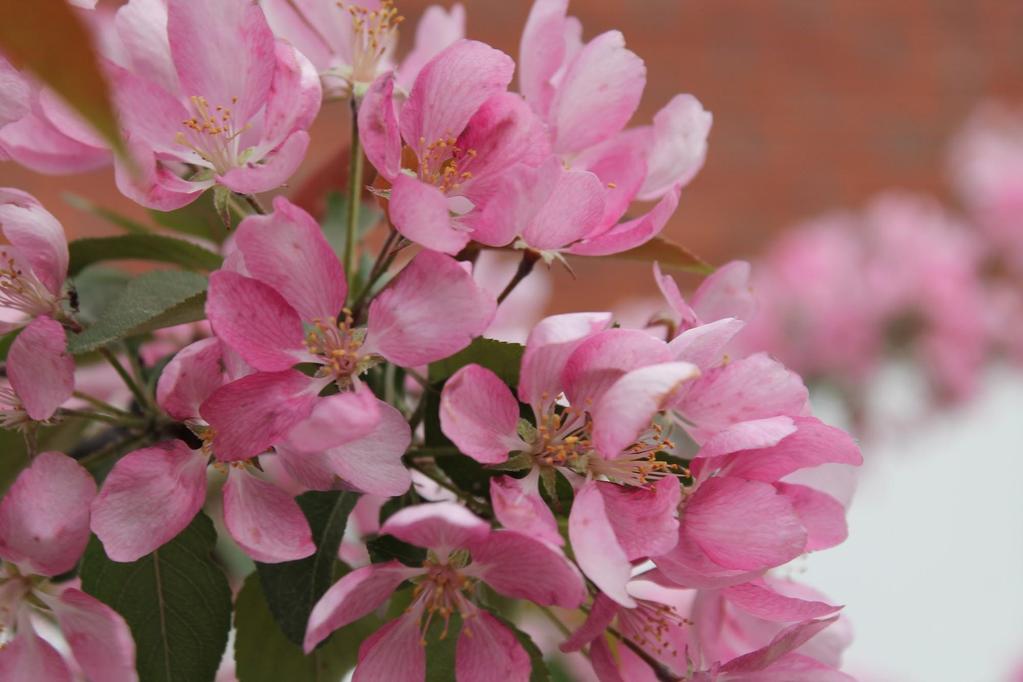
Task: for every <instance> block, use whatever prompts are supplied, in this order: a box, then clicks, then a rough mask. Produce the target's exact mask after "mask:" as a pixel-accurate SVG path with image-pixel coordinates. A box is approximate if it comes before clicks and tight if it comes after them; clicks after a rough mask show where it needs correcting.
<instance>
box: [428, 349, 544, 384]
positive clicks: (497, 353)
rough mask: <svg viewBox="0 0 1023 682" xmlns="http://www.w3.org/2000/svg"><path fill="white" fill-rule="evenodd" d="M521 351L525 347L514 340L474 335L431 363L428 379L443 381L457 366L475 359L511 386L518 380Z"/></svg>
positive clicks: (456, 369)
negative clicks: (447, 356)
mask: <svg viewBox="0 0 1023 682" xmlns="http://www.w3.org/2000/svg"><path fill="white" fill-rule="evenodd" d="M524 351H525V347H524V346H522V345H521V344H518V343H507V342H505V341H495V340H494V339H484V338H482V337H481V338H477V339H475V340H474V341H473V342H472V343H470V344H469V346H468V347H466V348H465V349H464V350H462V351H459V352H458V353H455V354H454V355H452V356H451V357H449V358H446V359H444V360H439V361H438V362H434V363H433V364H431V365H430V370H429V379H430V383H431V384H437V383H440V382H443V381H447V379H448V378H449V377H450V376H451V375H452V374H454V373H455V372H457V371H458V370H460V369H461V368H463V367H465V366H466V365H469V364H472V363H476V364H478V365H482V366H483V367H486V368H487V369H489V370H490V371H492V372H493V373H494V374H496V375H497V376H498V377H500V378H501V381H503V382H504V383H506V384H508V385H509V386H511V387H513V388H514V387H515V386H518V384H519V365H521V364H522V353H523V352H524Z"/></svg>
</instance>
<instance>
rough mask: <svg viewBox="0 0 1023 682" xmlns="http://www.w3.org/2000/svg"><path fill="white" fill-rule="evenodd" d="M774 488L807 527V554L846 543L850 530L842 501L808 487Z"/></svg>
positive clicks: (786, 485) (782, 485) (782, 486)
mask: <svg viewBox="0 0 1023 682" xmlns="http://www.w3.org/2000/svg"><path fill="white" fill-rule="evenodd" d="M774 487H775V488H777V489H778V491H779V492H780V493H781V494H782V495H784V496H785V497H787V498H788V500H789V502H791V503H792V507H793V508H794V509H795V510H796V514H797V515H798V516H799V520H800V521H802V523H803V527H804V528H806V532H807V538H806V551H808V552H812V551H815V550H819V549H827V548H829V547H835V546H836V545H840V544H842V543H843V542H845V539H846V537H848V535H849V528H848V526H846V523H845V507H843V506H842V503H841V502H839V501H838V500H836V499H835V498H833V497H832V496H831V495H828V494H827V493H822V492H820V491H819V490H814V489H813V488H808V487H807V486H805V485H794V484H792V483H776V484H775V486H774Z"/></svg>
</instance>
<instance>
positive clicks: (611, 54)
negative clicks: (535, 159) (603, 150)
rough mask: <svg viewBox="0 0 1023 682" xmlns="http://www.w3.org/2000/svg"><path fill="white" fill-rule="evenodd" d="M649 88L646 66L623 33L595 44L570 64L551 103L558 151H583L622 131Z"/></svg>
mask: <svg viewBox="0 0 1023 682" xmlns="http://www.w3.org/2000/svg"><path fill="white" fill-rule="evenodd" d="M645 85H646V66H645V65H644V64H643V60H642V59H640V58H639V57H637V56H636V55H635V54H634V53H633V52H631V51H629V50H627V49H626V48H625V38H624V37H623V36H622V34H621V33H620V32H618V31H608V32H607V33H602V34H601V35H599V36H597V37H596V38H594V39H593V40H591V41H590V42H589V44H587V45H586V47H584V48H583V49H582V51H581V52H580V53H579V54H578V55H576V58H575V59H574V60H573V61H572V62H571V63H570V64H569V65H568V68H567V69H566V70H565V75H564V77H563V78H562V80H561V83H560V84H559V86H558V90H557V93H556V94H555V95H554V100H553V102H552V103H551V112H550V119H551V124H552V128H553V132H554V137H555V147H554V151H555V152H557V153H558V154H569V153H572V152H578V151H580V150H582V149H585V148H586V147H589V146H590V145H593V144H596V143H597V142H600V141H601V140H604V139H606V138H608V137H610V136H612V135H614V134H615V133H617V132H618V131H620V130H621V129H622V128H623V127H624V126H625V124H626V123H628V121H629V119H630V118H632V114H633V112H635V111H636V107H637V106H638V105H639V100H640V97H641V96H642V94H643V88H644V86H645Z"/></svg>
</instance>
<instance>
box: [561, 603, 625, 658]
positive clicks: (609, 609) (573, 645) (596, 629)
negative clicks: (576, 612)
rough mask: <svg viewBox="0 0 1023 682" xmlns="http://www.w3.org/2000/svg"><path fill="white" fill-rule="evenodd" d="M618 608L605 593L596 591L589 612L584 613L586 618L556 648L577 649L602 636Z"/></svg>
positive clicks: (616, 613)
mask: <svg viewBox="0 0 1023 682" xmlns="http://www.w3.org/2000/svg"><path fill="white" fill-rule="evenodd" d="M620 608H621V607H620V606H618V604H616V603H615V602H614V601H612V600H611V599H610V598H608V596H607V595H606V594H604V593H603V592H598V593H597V596H595V597H594V598H593V604H592V605H591V606H590V612H589V613H588V614H586V620H585V621H584V622H583V624H582V625H581V626H579V629H578V630H576V631H575V632H573V633H572V635H571V636H570V637H569V638H568V639H566V640H565V641H564V642H562V643H561V644H560V645H559V646H558V648H559V649H561V650H562V651H565V652H568V651H579V650H580V649H582V648H583V647H584V646H586V645H587V644H589V643H590V642H592V641H593V640H595V639H597V638H598V637H603V636H604V632H605V631H606V630H607V626H609V625H610V624H611V621H613V620H614V618H615V616H617V615H618V610H619V609H620Z"/></svg>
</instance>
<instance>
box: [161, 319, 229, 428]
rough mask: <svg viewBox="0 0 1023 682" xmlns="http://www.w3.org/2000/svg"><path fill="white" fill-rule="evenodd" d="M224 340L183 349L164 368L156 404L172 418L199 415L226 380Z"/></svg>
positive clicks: (202, 342) (178, 418) (179, 419)
mask: <svg viewBox="0 0 1023 682" xmlns="http://www.w3.org/2000/svg"><path fill="white" fill-rule="evenodd" d="M223 358H224V354H223V350H222V346H221V345H220V339H217V338H209V339H201V340H199V341H196V342H195V343H192V344H189V345H187V346H185V347H184V348H182V349H181V350H180V351H178V352H177V354H176V355H175V356H174V357H173V358H172V359H171V361H170V362H168V363H167V365H166V366H165V367H164V368H163V372H161V373H160V381H159V382H158V383H157V385H156V402H157V403H159V405H160V407H161V408H163V411H164V412H166V413H167V414H168V415H170V416H171V417H173V418H174V419H177V420H178V421H184V420H186V419H195V418H196V417H198V416H199V406H200V405H202V403H203V401H204V400H206V399H207V398H209V397H210V395H211V394H212V393H213V392H214V391H215V390H217V389H218V388H220V386H221V385H223V383H224V381H225V378H226V377H225V372H224V359H223Z"/></svg>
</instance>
